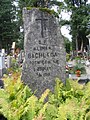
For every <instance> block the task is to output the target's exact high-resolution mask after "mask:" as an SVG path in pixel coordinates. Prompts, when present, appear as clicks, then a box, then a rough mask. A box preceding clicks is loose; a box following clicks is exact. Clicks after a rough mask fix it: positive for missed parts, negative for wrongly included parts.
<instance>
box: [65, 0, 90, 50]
mask: <svg viewBox="0 0 90 120" xmlns="http://www.w3.org/2000/svg"><path fill="white" fill-rule="evenodd" d="M65 2H66V4H67V10H69V11H71V12H72V15H71V20H70V27H71V31H70V34H71V35H72V42H73V47H72V48H74V50H75V49H78V50H83V49H84V48H85V49H86V50H87V45H88V44H89V41H88V39H87V37H86V36H87V35H88V33H89V32H90V30H89V29H88V27H87V24H88V22H89V20H90V4H87V0H69V1H68V0H65ZM65 8H66V7H65ZM76 41H77V42H76ZM76 43H77V44H78V48H76V47H75V45H76Z"/></svg>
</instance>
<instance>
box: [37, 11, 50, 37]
mask: <svg viewBox="0 0 90 120" xmlns="http://www.w3.org/2000/svg"><path fill="white" fill-rule="evenodd" d="M36 20H41V36H42V38H43V37H44V33H43V32H44V29H46V27H45V21H46V20H48V19H45V18H44V17H43V12H42V11H41V18H39V19H36Z"/></svg>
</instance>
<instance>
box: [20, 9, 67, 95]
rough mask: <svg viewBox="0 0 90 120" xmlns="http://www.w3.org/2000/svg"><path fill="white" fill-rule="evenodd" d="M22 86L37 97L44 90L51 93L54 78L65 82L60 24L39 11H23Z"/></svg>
mask: <svg viewBox="0 0 90 120" xmlns="http://www.w3.org/2000/svg"><path fill="white" fill-rule="evenodd" d="M23 20H24V51H25V60H24V63H23V70H22V77H21V79H22V80H23V81H24V83H26V84H28V85H29V86H30V88H31V89H32V90H33V91H35V90H36V95H37V96H40V95H41V94H42V93H43V92H44V91H45V90H46V89H47V88H49V89H50V90H51V91H53V90H54V86H55V79H56V78H59V79H61V80H62V81H63V82H65V64H66V59H65V56H66V55H65V49H64V40H63V38H62V35H61V32H60V25H59V24H58V22H57V20H56V19H55V17H54V16H53V15H50V14H49V13H47V12H42V11H40V10H39V9H35V8H33V9H32V10H27V9H25V8H24V10H23Z"/></svg>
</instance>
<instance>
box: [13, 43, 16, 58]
mask: <svg viewBox="0 0 90 120" xmlns="http://www.w3.org/2000/svg"><path fill="white" fill-rule="evenodd" d="M15 44H16V43H15V42H13V43H12V55H13V57H14V58H15Z"/></svg>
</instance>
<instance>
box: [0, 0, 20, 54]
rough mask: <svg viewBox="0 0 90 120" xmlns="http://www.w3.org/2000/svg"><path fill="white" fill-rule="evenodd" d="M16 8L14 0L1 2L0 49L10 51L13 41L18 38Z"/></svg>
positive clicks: (2, 0) (1, 0)
mask: <svg viewBox="0 0 90 120" xmlns="http://www.w3.org/2000/svg"><path fill="white" fill-rule="evenodd" d="M17 29H18V27H17V21H16V8H15V6H14V4H13V0H0V49H2V48H5V49H6V51H7V52H9V51H10V48H11V45H12V42H13V41H16V39H17V38H18V30H17Z"/></svg>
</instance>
